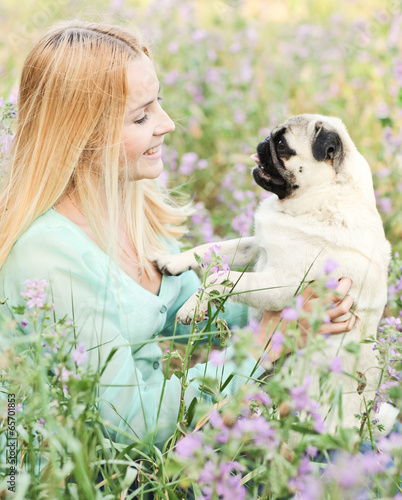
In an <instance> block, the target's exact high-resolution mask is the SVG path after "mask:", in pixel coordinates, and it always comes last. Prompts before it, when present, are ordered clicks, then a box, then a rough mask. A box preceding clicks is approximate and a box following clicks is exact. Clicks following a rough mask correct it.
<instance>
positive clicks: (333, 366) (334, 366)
mask: <svg viewBox="0 0 402 500" xmlns="http://www.w3.org/2000/svg"><path fill="white" fill-rule="evenodd" d="M329 369H330V371H331V372H334V373H342V360H341V358H340V357H339V356H335V357H334V358H332V359H331V362H330V363H329Z"/></svg>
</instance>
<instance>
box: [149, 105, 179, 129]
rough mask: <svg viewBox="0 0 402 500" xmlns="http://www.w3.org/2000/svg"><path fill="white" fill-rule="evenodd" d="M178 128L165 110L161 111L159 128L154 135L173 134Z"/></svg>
mask: <svg viewBox="0 0 402 500" xmlns="http://www.w3.org/2000/svg"><path fill="white" fill-rule="evenodd" d="M175 128H176V126H175V124H174V122H173V120H172V119H171V118H170V116H169V115H168V114H167V113H166V111H165V110H163V109H161V117H160V120H159V123H158V125H157V127H156V128H155V131H154V135H163V134H168V133H169V132H173V131H174V129H175Z"/></svg>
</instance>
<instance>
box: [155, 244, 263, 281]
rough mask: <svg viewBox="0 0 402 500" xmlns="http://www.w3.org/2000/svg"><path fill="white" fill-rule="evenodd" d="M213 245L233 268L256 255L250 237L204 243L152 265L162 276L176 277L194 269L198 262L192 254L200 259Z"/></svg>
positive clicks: (255, 247)
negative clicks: (216, 246) (217, 247)
mask: <svg viewBox="0 0 402 500" xmlns="http://www.w3.org/2000/svg"><path fill="white" fill-rule="evenodd" d="M213 245H218V246H219V247H220V251H219V254H220V255H225V256H226V258H227V260H228V263H229V265H234V266H235V267H238V266H246V265H247V264H249V263H250V262H251V261H252V260H253V258H254V256H255V254H256V253H257V248H258V247H257V243H256V240H255V238H254V237H253V236H250V237H247V238H238V239H235V240H228V241H221V242H219V243H205V244H204V245H199V246H198V247H195V248H193V249H191V250H187V251H185V252H182V253H178V254H169V255H162V256H160V257H158V258H157V259H156V260H155V261H154V264H155V266H156V267H157V269H159V271H160V272H161V273H162V274H166V275H167V276H178V275H180V274H182V273H184V272H185V271H189V270H190V269H196V268H197V267H198V262H197V260H196V258H195V257H194V254H197V255H199V256H200V257H201V258H202V257H204V255H205V254H206V253H207V252H208V251H209V250H210V248H211V246H213Z"/></svg>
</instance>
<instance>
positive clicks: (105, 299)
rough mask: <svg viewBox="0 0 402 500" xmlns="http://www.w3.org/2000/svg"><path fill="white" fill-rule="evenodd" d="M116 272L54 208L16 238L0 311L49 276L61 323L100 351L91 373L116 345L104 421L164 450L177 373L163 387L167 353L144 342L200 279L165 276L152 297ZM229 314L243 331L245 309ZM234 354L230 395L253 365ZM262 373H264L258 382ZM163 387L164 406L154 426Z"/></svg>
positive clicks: (232, 308)
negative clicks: (151, 437) (65, 320)
mask: <svg viewBox="0 0 402 500" xmlns="http://www.w3.org/2000/svg"><path fill="white" fill-rule="evenodd" d="M115 269H116V271H117V272H116V273H113V274H114V277H113V278H112V277H111V273H110V269H109V258H108V256H107V255H106V254H105V253H104V252H103V251H102V250H101V249H100V248H99V247H98V246H97V245H96V244H95V243H94V242H93V241H92V240H91V238H89V236H88V235H87V234H86V233H85V232H84V231H83V230H82V229H80V228H79V227H78V226H77V225H76V224H74V223H73V222H71V221H70V220H69V219H67V218H66V217H64V216H63V215H61V214H59V213H58V212H57V211H56V210H54V209H49V210H48V211H47V212H45V213H44V214H42V215H41V216H39V217H38V218H37V219H36V220H35V221H34V222H33V223H32V224H31V226H30V227H29V228H28V229H27V230H26V231H25V232H24V234H23V235H22V236H21V237H20V238H19V239H18V240H17V242H16V243H15V245H14V246H13V248H12V250H11V252H10V254H9V255H8V257H7V259H6V261H5V263H4V265H3V267H2V268H1V270H0V298H2V297H8V298H9V300H8V301H7V302H6V305H5V306H3V307H1V309H0V311H1V310H2V311H3V313H4V312H5V311H6V310H7V314H11V315H12V313H11V310H10V309H9V306H8V304H9V305H18V304H20V303H23V302H24V301H23V299H22V297H21V296H20V292H21V291H22V290H23V289H24V286H25V280H26V279H27V278H28V279H30V280H34V279H35V278H37V279H38V280H41V279H43V278H45V279H46V280H47V282H48V283H49V288H48V291H49V290H51V291H52V297H50V300H52V301H53V302H54V304H55V313H56V316H57V318H62V317H63V316H65V315H67V316H68V317H69V318H74V323H75V325H76V334H77V338H78V342H82V343H83V344H84V346H85V347H86V349H90V348H93V347H94V346H98V347H96V348H95V349H93V350H91V351H90V352H89V353H88V355H89V357H88V360H87V362H88V363H91V364H92V365H93V366H94V368H97V367H98V366H101V367H102V366H103V365H104V362H105V360H106V359H107V357H108V355H109V353H110V351H111V349H112V348H114V347H118V349H117V352H116V354H115V355H114V356H113V358H112V360H111V362H109V364H108V366H107V368H106V370H105V372H104V373H103V375H102V377H101V388H100V397H101V404H100V412H101V415H102V417H103V418H104V419H105V420H108V421H110V422H111V423H112V424H114V425H115V426H116V427H118V428H120V429H122V430H124V431H125V432H128V433H130V434H132V431H131V430H130V427H131V429H132V430H133V431H134V433H135V434H134V435H133V439H134V438H138V439H145V436H146V435H147V432H149V431H151V430H156V444H157V445H158V446H161V445H162V444H163V443H164V442H165V441H166V439H167V438H168V437H169V436H170V435H171V434H172V433H173V431H174V429H175V424H176V419H177V414H178V408H179V399H180V389H181V388H180V381H179V379H178V378H177V377H175V376H174V375H173V376H172V377H171V378H170V379H169V380H167V382H166V384H165V387H164V389H163V385H164V384H163V382H164V374H163V372H162V369H161V355H162V351H161V349H160V347H159V346H158V343H157V342H151V343H148V344H142V342H143V341H146V340H149V339H151V338H152V337H154V336H156V335H157V334H158V333H159V332H161V331H162V330H163V332H162V333H163V335H172V334H173V330H174V319H175V315H176V312H177V311H178V309H179V308H180V306H181V305H182V304H183V303H184V302H185V301H186V299H187V298H188V297H189V296H190V295H192V294H193V293H194V292H195V291H196V290H197V288H198V287H199V280H198V277H197V275H196V274H195V273H194V272H192V271H188V272H186V273H184V274H182V275H181V276H163V278H162V283H161V287H160V290H159V293H158V295H154V294H153V293H151V292H149V291H147V290H145V289H144V288H142V287H141V286H140V285H139V284H138V283H137V282H135V281H134V280H133V279H132V278H130V277H129V276H128V275H127V274H126V273H125V272H124V271H123V270H122V269H120V268H117V266H115ZM49 293H50V292H49ZM73 307H74V315H73V311H72V309H73ZM225 314H226V316H227V318H226V319H227V321H228V323H229V324H230V325H231V326H233V325H236V324H237V325H239V326H244V323H245V321H246V317H247V315H246V314H245V308H244V307H242V306H239V305H234V304H231V305H228V307H227V310H226V313H225ZM170 323H172V325H171V326H169V324H170ZM189 328H190V327H188V326H184V325H180V326H178V328H177V329H176V333H175V334H176V335H181V334H183V333H190V329H189ZM231 349H232V348H231V347H229V348H228V349H227V358H228V361H227V362H226V363H225V365H224V367H223V376H222V373H221V372H222V368H218V377H219V378H221V377H222V380H225V379H226V378H227V377H228V376H229V374H230V373H231V372H236V373H237V374H238V375H235V376H234V377H233V378H232V380H231V382H230V383H229V384H228V386H227V387H226V389H225V391H226V393H227V394H232V393H234V392H235V391H237V390H238V389H239V388H240V386H241V385H242V384H244V383H245V382H246V381H247V376H249V375H250V374H251V372H252V370H253V368H254V366H255V363H256V361H255V360H254V358H252V357H251V356H250V357H249V358H247V359H246V360H245V361H244V362H243V364H242V366H240V367H236V366H235V365H234V363H233V362H232V361H230V358H231V356H230V351H231ZM204 371H205V365H204V364H198V365H196V366H194V367H193V368H191V369H190V370H189V376H188V380H189V381H190V380H192V379H194V378H195V377H197V376H204ZM262 372H263V370H262V369H261V368H260V367H259V368H258V369H257V370H256V371H255V373H254V375H253V377H258V376H260V375H261V374H262ZM206 374H207V375H209V376H212V377H216V376H217V368H216V367H215V366H212V365H211V364H210V363H209V364H208V365H207V369H206ZM162 389H163V402H162V406H161V410H160V414H159V419H158V421H157V414H158V407H159V401H160V398H161V394H162ZM199 395H200V391H199V381H197V380H195V381H193V382H192V383H191V384H190V386H189V387H188V389H187V391H186V396H185V399H186V404H187V405H188V404H190V402H191V401H192V399H193V398H194V396H197V397H198V396H199ZM205 397H206V398H207V397H208V396H205ZM108 403H111V405H113V406H114V408H115V409H116V411H115V410H114V409H113V408H112V406H111V405H110V404H108ZM125 421H126V422H127V423H128V425H127V424H126V423H125ZM111 436H112V438H113V439H114V440H115V441H117V442H119V441H120V442H127V439H125V438H124V437H123V436H122V435H120V433H118V432H117V433H116V434H114V433H111Z"/></svg>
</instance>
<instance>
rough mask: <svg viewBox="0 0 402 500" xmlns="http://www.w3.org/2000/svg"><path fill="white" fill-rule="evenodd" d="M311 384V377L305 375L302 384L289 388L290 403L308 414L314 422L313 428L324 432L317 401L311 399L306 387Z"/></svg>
mask: <svg viewBox="0 0 402 500" xmlns="http://www.w3.org/2000/svg"><path fill="white" fill-rule="evenodd" d="M310 384H311V377H310V376H309V375H306V376H305V378H304V380H303V384H302V385H300V386H297V387H294V388H293V389H290V391H289V393H290V396H291V398H292V399H291V402H290V403H291V405H292V406H293V408H294V409H295V410H297V411H304V412H306V413H307V415H310V416H311V417H312V419H313V422H314V430H315V431H316V432H318V433H320V434H322V433H323V432H325V423H324V418H323V416H322V414H321V411H320V406H319V404H318V402H317V401H315V400H314V399H311V398H310V396H309V394H308V388H309V386H310Z"/></svg>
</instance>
